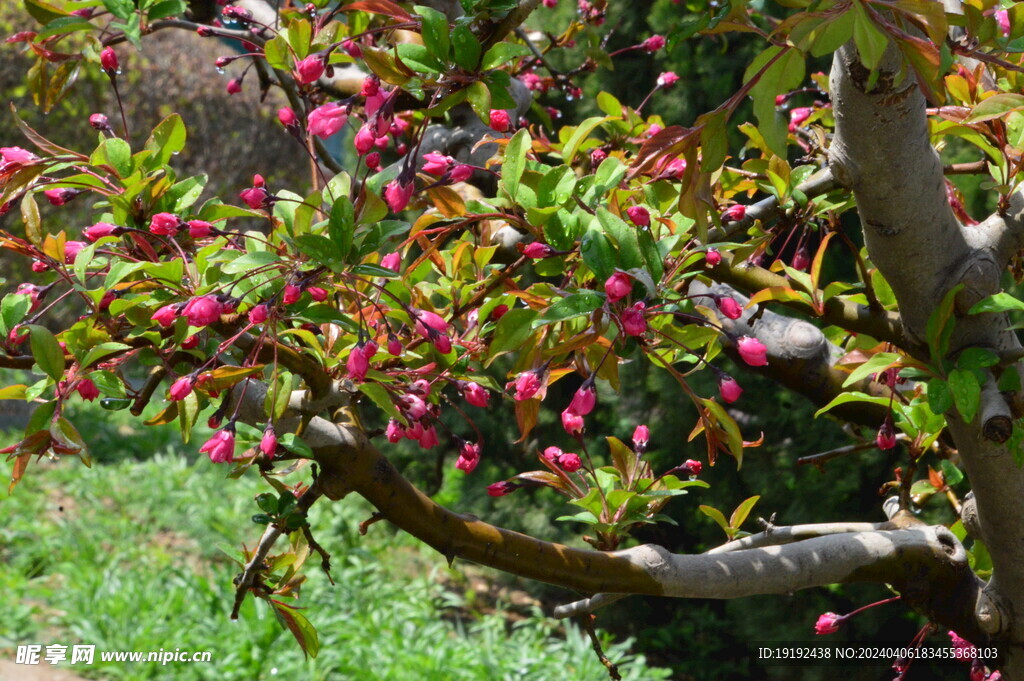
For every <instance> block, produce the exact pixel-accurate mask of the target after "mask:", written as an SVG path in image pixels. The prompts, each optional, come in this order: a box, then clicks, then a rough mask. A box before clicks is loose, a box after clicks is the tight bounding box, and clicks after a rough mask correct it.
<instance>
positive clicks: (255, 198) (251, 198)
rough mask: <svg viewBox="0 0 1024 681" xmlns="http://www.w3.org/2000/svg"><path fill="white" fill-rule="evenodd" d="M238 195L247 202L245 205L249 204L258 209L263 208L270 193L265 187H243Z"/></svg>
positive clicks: (250, 206)
mask: <svg viewBox="0 0 1024 681" xmlns="http://www.w3.org/2000/svg"><path fill="white" fill-rule="evenodd" d="M238 196H239V198H240V199H242V201H244V202H245V205H247V206H249V208H252V209H253V210H257V209H259V208H263V206H264V205H265V204H266V202H267V198H268V197H269V196H270V195H269V194H268V193H267V190H266V189H264V188H263V187H250V188H248V189H243V190H242V191H241V192H239V194H238Z"/></svg>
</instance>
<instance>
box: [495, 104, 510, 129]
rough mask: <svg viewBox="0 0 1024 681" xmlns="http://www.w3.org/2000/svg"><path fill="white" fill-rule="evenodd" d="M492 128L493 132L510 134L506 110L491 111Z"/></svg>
mask: <svg viewBox="0 0 1024 681" xmlns="http://www.w3.org/2000/svg"><path fill="white" fill-rule="evenodd" d="M490 126H491V129H492V130H496V131H498V132H508V130H509V128H510V127H511V124H510V122H509V117H508V112H507V111H505V110H504V109H491V116H490Z"/></svg>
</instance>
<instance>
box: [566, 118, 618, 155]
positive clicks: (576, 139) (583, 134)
mask: <svg viewBox="0 0 1024 681" xmlns="http://www.w3.org/2000/svg"><path fill="white" fill-rule="evenodd" d="M608 120H609V118H608V117H607V116H592V117H591V118H588V119H586V120H585V121H583V122H582V123H580V124H579V125H578V126H577V127H576V130H575V131H574V132H573V133H572V136H571V137H570V138H569V141H568V142H566V143H565V146H564V147H562V160H563V161H565V164H566V165H571V164H572V161H573V159H574V158H576V154H577V152H579V149H580V146H581V145H582V144H583V141H584V140H586V139H587V137H589V136H590V133H591V132H593V130H594V128H596V127H597V126H599V125H601V124H602V123H604V122H606V121H608Z"/></svg>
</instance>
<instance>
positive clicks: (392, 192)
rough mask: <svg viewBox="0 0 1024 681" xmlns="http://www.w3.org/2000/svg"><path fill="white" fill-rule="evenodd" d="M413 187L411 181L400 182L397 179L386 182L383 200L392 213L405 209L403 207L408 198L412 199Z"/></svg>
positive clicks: (406, 203)
mask: <svg viewBox="0 0 1024 681" xmlns="http://www.w3.org/2000/svg"><path fill="white" fill-rule="evenodd" d="M413 188H414V187H413V183H412V182H406V183H402V182H399V181H398V180H392V181H391V182H388V185H387V186H386V187H385V188H384V200H385V201H386V202H387V204H388V208H390V209H391V212H392V213H400V212H401V211H403V210H405V207H406V206H408V205H409V200H410V199H412V192H413Z"/></svg>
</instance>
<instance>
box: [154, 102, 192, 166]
mask: <svg viewBox="0 0 1024 681" xmlns="http://www.w3.org/2000/svg"><path fill="white" fill-rule="evenodd" d="M186 137H187V134H186V132H185V123H184V122H183V121H182V120H181V116H179V115H178V114H176V113H175V114H171V115H170V116H168V117H167V118H165V119H163V120H162V121H160V124H159V125H157V126H156V127H155V128H153V132H152V133H150V135H149V139H147V140H146V149H148V150H150V151H152V152H153V154H152V156H150V157H149V158H148V159H146V166H147V167H149V168H157V167H159V166H162V165H166V164H167V162H168V161H170V160H171V156H173V155H174V154H176V153H178V152H179V151H181V150H182V149H184V148H185V139H186Z"/></svg>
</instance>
